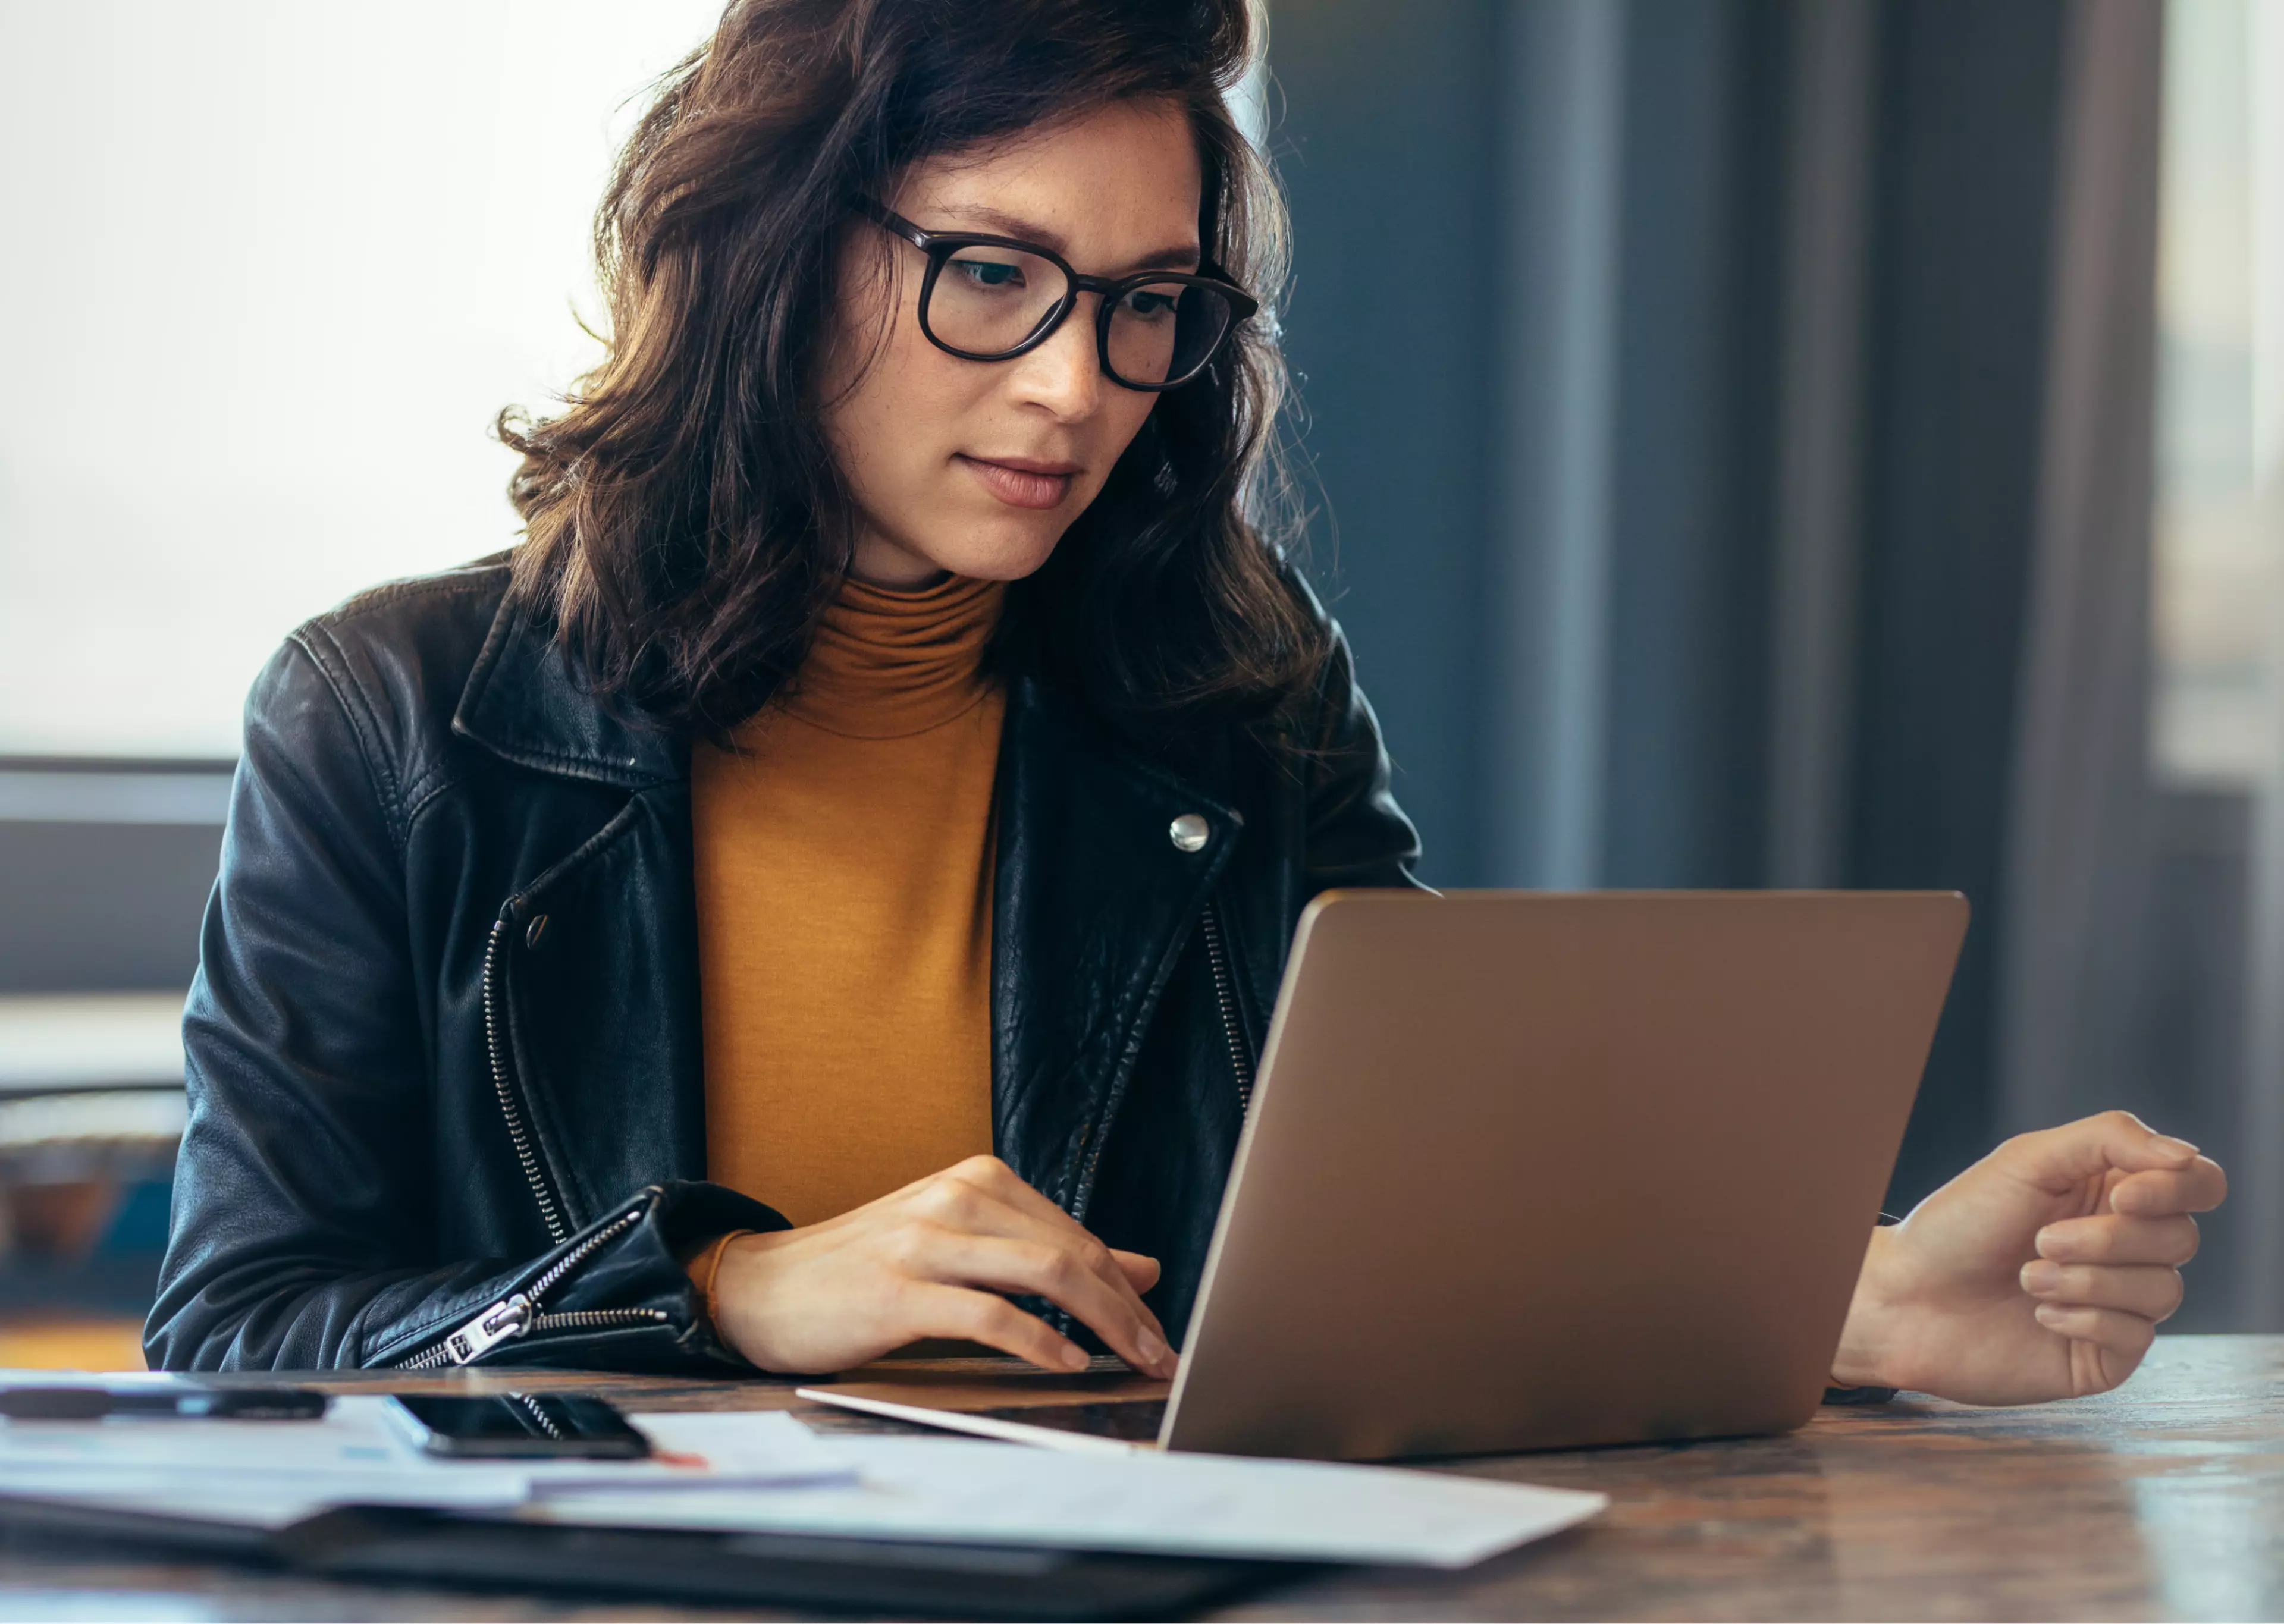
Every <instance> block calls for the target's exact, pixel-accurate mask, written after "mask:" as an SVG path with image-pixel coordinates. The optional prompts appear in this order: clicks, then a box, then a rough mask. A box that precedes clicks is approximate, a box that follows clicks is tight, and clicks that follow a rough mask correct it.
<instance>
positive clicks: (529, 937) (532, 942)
mask: <svg viewBox="0 0 2284 1624" xmlns="http://www.w3.org/2000/svg"><path fill="white" fill-rule="evenodd" d="M546 934H547V916H546V915H545V914H535V915H533V916H532V920H531V924H530V925H528V927H526V929H525V931H524V933H523V945H524V946H525V947H527V948H529V949H532V950H533V951H534V952H536V951H538V949H539V944H540V942H541V941H542V940H543V939H544V938H545V936H546Z"/></svg>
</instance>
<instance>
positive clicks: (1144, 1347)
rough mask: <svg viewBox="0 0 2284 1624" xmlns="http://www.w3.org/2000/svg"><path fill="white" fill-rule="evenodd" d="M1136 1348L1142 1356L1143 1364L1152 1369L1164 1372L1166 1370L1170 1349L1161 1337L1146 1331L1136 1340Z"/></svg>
mask: <svg viewBox="0 0 2284 1624" xmlns="http://www.w3.org/2000/svg"><path fill="white" fill-rule="evenodd" d="M1134 1347H1135V1349H1136V1351H1137V1352H1138V1353H1139V1354H1140V1355H1142V1362H1143V1363H1144V1364H1146V1365H1147V1366H1149V1368H1150V1369H1152V1370H1164V1369H1165V1368H1166V1355H1167V1352H1168V1349H1167V1347H1166V1344H1165V1342H1164V1341H1163V1340H1162V1339H1160V1338H1159V1337H1157V1336H1156V1335H1154V1334H1153V1333H1152V1332H1150V1331H1144V1332H1143V1333H1142V1334H1141V1335H1139V1336H1138V1337H1136V1338H1135V1339H1134Z"/></svg>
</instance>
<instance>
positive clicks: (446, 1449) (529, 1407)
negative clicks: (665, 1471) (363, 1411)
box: [390, 1393, 650, 1461]
mask: <svg viewBox="0 0 2284 1624" xmlns="http://www.w3.org/2000/svg"><path fill="white" fill-rule="evenodd" d="M390 1403H391V1404H392V1405H393V1406H394V1410H393V1413H394V1415H395V1419H396V1420H397V1422H398V1424H399V1425H402V1426H403V1427H404V1429H405V1430H406V1431H407V1432H409V1433H411V1434H412V1438H413V1441H415V1442H417V1443H418V1445H419V1446H420V1447H421V1448H423V1449H425V1450H426V1451H427V1452H428V1453H429V1454H431V1455H441V1456H445V1457H447V1458H449V1459H451V1460H508V1459H512V1460H531V1459H540V1460H549V1459H552V1460H611V1461H624V1460H639V1459H641V1458H642V1457H643V1456H646V1455H648V1454H649V1453H650V1440H649V1439H647V1438H645V1437H644V1436H643V1435H642V1434H641V1433H638V1432H637V1431H635V1429H634V1428H633V1427H631V1426H629V1425H627V1420H626V1417H624V1416H622V1415H621V1414H619V1412H618V1411H617V1410H616V1409H613V1408H612V1407H611V1406H610V1405H609V1404H607V1403H606V1402H605V1401H603V1400H601V1399H589V1398H570V1397H565V1396H563V1395H561V1394H553V1393H495V1394H485V1395H483V1396H482V1397H481V1398H462V1397H458V1396H451V1397H432V1396H430V1395H428V1394H398V1395H396V1396H395V1397H394V1398H392V1399H391V1400H390Z"/></svg>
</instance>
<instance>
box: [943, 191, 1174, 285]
mask: <svg viewBox="0 0 2284 1624" xmlns="http://www.w3.org/2000/svg"><path fill="white" fill-rule="evenodd" d="M944 213H945V214H947V215H958V216H959V217H960V218H961V219H963V220H974V221H980V222H982V224H983V226H984V227H985V228H986V229H988V230H990V231H992V232H993V233H995V234H997V235H998V236H1001V237H1015V238H1021V239H1022V240H1023V241H1025V242H1030V243H1036V244H1038V245H1039V246H1041V247H1043V248H1052V249H1053V250H1054V251H1055V252H1056V253H1057V254H1061V255H1063V256H1064V257H1065V258H1066V259H1068V257H1069V256H1070V246H1069V244H1068V240H1067V239H1066V238H1064V236H1063V234H1062V233H1061V232H1060V231H1054V230H1049V229H1048V228H1046V227H1045V226H1043V225H1041V224H1039V223H1037V222H1036V221H1035V220H1026V219H1024V218H1023V217H1022V216H1021V215H1010V214H1007V213H1005V211H1003V210H1000V209H996V208H991V207H986V206H983V205H980V204H979V205H976V206H974V207H950V208H947V209H945V210H944ZM1199 257H1200V256H1199V254H1198V246H1197V244H1196V243H1194V242H1185V243H1175V244H1171V245H1169V246H1166V247H1163V248H1153V249H1152V250H1150V252H1149V253H1147V254H1138V255H1137V256H1136V257H1135V258H1134V259H1133V260H1131V261H1130V262H1128V263H1127V264H1126V265H1125V266H1124V267H1123V269H1125V270H1169V269H1176V268H1177V267H1179V266H1183V265H1194V264H1196V263H1197V262H1198V261H1199ZM1080 269H1085V268H1084V267H1083V266H1082V267H1081V268H1080ZM1104 274H1106V275H1116V274H1120V273H1118V272H1106V273H1104Z"/></svg>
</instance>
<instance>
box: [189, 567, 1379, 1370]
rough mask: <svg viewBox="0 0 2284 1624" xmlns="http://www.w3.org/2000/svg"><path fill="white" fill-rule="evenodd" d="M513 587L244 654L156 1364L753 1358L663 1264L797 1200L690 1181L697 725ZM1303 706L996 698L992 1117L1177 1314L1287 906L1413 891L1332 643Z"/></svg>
mask: <svg viewBox="0 0 2284 1624" xmlns="http://www.w3.org/2000/svg"><path fill="white" fill-rule="evenodd" d="M506 581H507V571H506V567H505V564H504V563H503V562H501V561H500V560H497V559H493V560H488V561H486V562H484V563H482V564H479V565H475V566H470V567H468V568H466V569H463V570H458V571H454V572H451V573H449V574H442V575H438V576H434V577H430V578H427V579H424V580H418V581H411V582H402V583H399V584H396V585H393V586H387V587H383V588H380V589H378V590H375V591H372V592H370V593H367V594H365V595H364V596H363V597H358V598H356V599H354V600H353V601H351V602H350V603H348V605H344V606H343V607H342V608H340V609H339V610H337V611H335V612H333V613H330V614H327V615H324V616H322V617H320V618H319V619H317V620H316V621H311V622H309V624H308V625H306V626H304V627H302V628H301V629H300V630H299V631H297V632H296V633H294V634H293V636H292V637H291V638H290V639H289V640H288V641H287V642H286V644H285V647H284V648H283V649H282V650H280V651H279V652H278V655H277V657H276V658H275V659H274V660H271V662H270V665H269V667H268V668H267V669H266V670H264V672H263V673H262V676H261V678H260V680H259V681H258V682H257V683H256V684H255V686H254V692H253V695H252V698H251V699H250V700H249V701H248V704H247V708H246V749H245V754H244V757H243V759H242V761H240V764H239V771H238V780H237V785H236V787H235V789H234V791H233V793H232V799H231V813H230V823H229V828H228V830H227V832H226V833H225V835H224V837H223V861H222V874H221V878H220V880H219V882H218V883H217V885H216V886H215V893H214V898H213V901H212V902H211V903H210V904H209V906H208V908H207V917H206V924H205V929H204V937H203V941H202V944H201V953H200V964H199V974H198V979H197V980H196V982H195V983H194V984H193V986H192V991H191V998H190V1004H189V1008H188V1011H187V1013H186V1016H185V1019H184V1049H185V1058H186V1063H187V1078H188V1082H189V1089H190V1105H191V1111H190V1123H189V1128H188V1130H187V1131H186V1133H185V1134H184V1139H183V1149H182V1156H181V1161H180V1164H179V1167H178V1169H177V1173H176V1184H175V1207H174V1223H173V1232H172V1235H171V1237H170V1238H169V1242H168V1249H167V1257H166V1262H165V1265H164V1268H163V1270H162V1274H161V1278H160V1292H159V1298H158V1301H157V1304H156V1306H155V1307H154V1308H153V1310H152V1313H151V1318H150V1323H149V1325H148V1327H147V1329H146V1331H145V1344H144V1345H145V1352H146V1353H147V1355H148V1356H149V1358H150V1362H151V1363H152V1364H153V1366H154V1367H157V1368H164V1369H176V1370H182V1369H192V1368H216V1367H224V1368H228V1367H237V1368H273V1369H318V1368H326V1367H334V1366H380V1365H403V1364H407V1363H411V1364H415V1365H422V1366H426V1365H436V1364H443V1363H458V1362H471V1361H474V1360H481V1361H484V1362H492V1363H501V1362H517V1363H528V1364H553V1365H565V1366H579V1367H585V1368H606V1369H609V1368H616V1369H638V1370H704V1369H708V1368H710V1369H713V1370H722V1369H723V1368H724V1366H735V1365H737V1364H738V1361H737V1359H736V1356H735V1355H732V1354H731V1353H730V1352H729V1351H728V1350H727V1349H726V1348H725V1347H723V1346H722V1344H720V1343H719V1342H718V1341H717V1340H716V1338H715V1337H714V1335H713V1333H712V1331H711V1329H710V1327H709V1326H708V1325H707V1324H706V1323H705V1319H704V1316H703V1314H702V1313H701V1312H700V1310H699V1309H698V1308H697V1305H696V1304H695V1302H694V1301H693V1292H692V1289H691V1286H690V1284H689V1282H688V1280H687V1277H685V1275H684V1271H683V1269H682V1267H681V1265H680V1264H679V1263H678V1262H677V1253H678V1252H680V1251H682V1250H683V1249H684V1248H685V1247H687V1246H688V1245H691V1244H692V1242H693V1241H694V1240H696V1239H698V1238H702V1237H704V1236H707V1235H709V1234H718V1233H720V1232H721V1231H723V1230H728V1229H732V1228H737V1229H753V1230H772V1229H778V1228H782V1227H784V1224H785V1220H784V1219H782V1218H781V1217H779V1216H778V1214H776V1213H774V1212H772V1211H771V1210H770V1209H769V1208H768V1207H767V1206H763V1205H761V1204H760V1203H759V1202H756V1201H753V1200H749V1199H748V1198H746V1197H744V1196H742V1195H739V1194H736V1193H734V1192H732V1191H728V1190H726V1189H724V1188H722V1187H721V1186H718V1185H715V1184H709V1183H704V1182H703V1181H704V1177H705V1170H706V1143H705V1111H704V1101H703V1088H704V1082H703V1078H704V1068H703V1066H702V1064H701V1048H700V1045H701V1038H700V1030H699V996H698V964H697V946H696V932H695V925H694V911H693V910H694V905H693V902H692V886H691V833H690V781H689V770H688V753H687V751H686V749H685V748H684V747H683V746H678V745H677V744H676V743H675V742H674V741H672V740H671V739H669V738H666V737H664V736H661V734H659V733H656V732H654V731H649V730H643V729H640V728H638V727H636V726H632V725H630V724H628V723H627V722H623V721H622V720H620V719H618V718H616V717H614V715H613V714H611V713H610V712H609V711H608V710H607V709H606V708H605V707H602V706H600V705H599V704H598V703H597V702H596V701H595V700H594V699H591V697H589V696H588V695H587V694H586V692H585V691H583V689H582V688H581V687H580V686H579V685H578V684H577V683H575V681H574V680H573V679H572V677H571V675H570V674H569V673H568V671H567V669H566V668H565V666H564V664H563V663H562V661H561V660H560V658H559V655H558V654H557V652H555V650H554V649H553V647H552V646H551V644H549V643H548V642H547V641H546V639H545V638H544V636H540V635H537V634H536V633H535V632H534V631H533V630H532V629H530V628H529V627H528V625H527V624H525V623H524V622H523V621H521V620H520V617H518V616H517V615H515V614H514V613H512V612H506V611H504V610H503V609H502V601H503V595H504V591H505V586H506ZM1296 590H1299V588H1297V587H1296ZM1302 725H1303V728H1304V731H1305V735H1306V736H1305V738H1303V739H1302V743H1303V744H1304V745H1305V746H1307V747H1306V748H1305V750H1303V751H1302V752H1301V753H1297V754H1296V755H1295V756H1294V757H1292V758H1291V759H1290V761H1277V760H1272V759H1271V757H1270V755H1269V753H1267V752H1265V751H1261V750H1258V749H1253V750H1245V749H1230V750H1221V751H1217V752H1213V753H1211V755H1212V756H1213V759H1218V760H1221V761H1225V762H1226V763H1228V764H1227V765H1226V766H1224V767H1223V768H1219V769H1214V770H1213V771H1212V772H1211V773H1210V774H1207V775H1203V776H1201V775H1198V774H1194V773H1193V774H1191V775H1190V777H1194V778H1196V779H1197V781H1189V778H1186V777H1184V776H1177V774H1175V773H1174V772H1171V771H1169V770H1168V769H1166V768H1164V767H1163V766H1162V765H1159V764H1156V763H1155V762H1154V761H1151V760H1147V759H1145V758H1143V757H1142V756H1140V755H1138V754H1137V753H1133V752H1131V751H1130V750H1127V749H1123V748H1121V747H1120V746H1117V745H1115V744H1114V743H1112V742H1110V741H1109V740H1108V739H1107V738H1105V737H1104V736H1103V735H1102V734H1101V733H1100V732H1099V731H1098V730H1093V729H1091V728H1090V727H1088V726H1086V725H1084V724H1083V722H1079V721H1077V720H1076V719H1075V718H1073V717H1072V716H1070V715H1068V714H1063V712H1062V711H1061V710H1060V709H1059V707H1057V706H1056V705H1055V704H1054V703H1053V702H1052V699H1051V698H1050V697H1049V696H1048V695H1046V694H1045V693H1044V692H1042V691H1040V686H1039V684H1038V683H1036V682H1034V681H1032V680H1030V679H1029V678H1023V677H1017V678H1015V679H1013V681H1012V682H1011V684H1010V688H1009V693H1008V700H1007V710H1006V722H1005V732H1004V736H1003V743H1002V746H1001V754H1000V762H999V777H998V790H997V793H998V797H999V804H998V822H997V829H998V834H997V839H998V848H997V874H996V880H995V889H994V892H993V910H994V912H993V921H992V931H993V941H992V973H991V1003H992V1009H991V1078H992V1122H993V1137H994V1141H995V1144H997V1150H998V1153H999V1154H1000V1155H1001V1156H1002V1157H1003V1158H1004V1159H1005V1160H1006V1161H1007V1162H1009V1163H1010V1164H1011V1165H1012V1166H1013V1167H1014V1169H1015V1171H1016V1172H1017V1173H1019V1174H1020V1175H1022V1177H1023V1178H1025V1179H1026V1180H1028V1181H1029V1183H1032V1184H1033V1185H1035V1186H1036V1187H1037V1188H1038V1189H1039V1190H1041V1191H1044V1192H1045V1193H1046V1194H1047V1195H1048V1196H1049V1197H1051V1198H1052V1199H1054V1200H1055V1201H1056V1202H1058V1203H1060V1205H1061V1206H1063V1207H1064V1208H1065V1209H1066V1210H1068V1212H1070V1213H1071V1214H1074V1215H1075V1216H1076V1217H1077V1218H1079V1219H1080V1220H1081V1221H1082V1222H1084V1223H1086V1224H1087V1225H1088V1227H1089V1228H1091V1229H1092V1230H1094V1231H1095V1232H1096V1233H1097V1234H1098V1235H1099V1236H1101V1237H1102V1238H1104V1239H1105V1240H1107V1241H1108V1242H1110V1243H1111V1244H1112V1245H1119V1246H1125V1247H1130V1248H1132V1249H1134V1250H1137V1251H1141V1252H1145V1253H1150V1254H1152V1255H1154V1256H1155V1257H1157V1258H1158V1259H1160V1260H1161V1261H1162V1263H1163V1264H1164V1266H1165V1273H1164V1277H1163V1278H1162V1281H1161V1283H1160V1284H1159V1285H1158V1286H1157V1287H1156V1289H1155V1291H1154V1297H1153V1304H1152V1306H1153V1307H1154V1308H1156V1309H1157V1310H1158V1312H1159V1314H1160V1315H1161V1316H1162V1318H1163V1319H1164V1321H1165V1323H1166V1325H1167V1328H1168V1330H1169V1331H1170V1332H1171V1333H1173V1335H1174V1336H1175V1337H1176V1339H1177V1341H1178V1339H1179V1338H1180V1336H1181V1332H1182V1328H1183V1326H1184V1324H1185V1321H1186V1320H1187V1317H1188V1313H1189V1307H1190V1302H1191V1300H1192V1298H1193V1295H1194V1293H1195V1292H1196V1288H1197V1280H1198V1275H1199V1271H1200V1269H1201V1268H1202V1266H1203V1262H1204V1256H1205V1247H1206V1242H1207V1240H1208V1237H1209V1236H1210V1233H1211V1231H1212V1228H1213V1223H1214V1219H1215V1216H1216V1211H1217V1209H1218V1206H1219V1202H1220V1198H1221V1191H1222V1185H1223V1183H1224V1180H1225V1179H1226V1177H1227V1175H1228V1172H1229V1166H1230V1159H1231V1154H1232V1151H1233V1150H1234V1148H1235V1145H1236V1139H1237V1132H1238V1128H1239V1125H1240V1121H1241V1120H1242V1113H1243V1093H1244V1089H1245V1088H1246V1087H1247V1086H1248V1084H1249V1074H1250V1068H1251V1065H1252V1058H1253V1056H1254V1054H1255V1052H1257V1050H1258V1047H1259V1044H1260V1042H1261V1040H1262V1037H1263V1033H1264V1031H1265V1027H1266V1023H1267V1020H1268V1016H1269V1011H1270V1009H1271V1004H1272V1003H1273V1000H1274V998H1275V995H1276V988H1277V983H1278V979H1279V975H1280V973H1281V971H1282V966H1283V963H1284V958H1285V954H1286V949H1287V943H1288V941H1289V940H1290V937H1291V933H1292V931H1293V927H1294V925H1295V921H1296V920H1297V919H1298V917H1299V915H1300V912H1301V909H1302V905H1303V904H1304V903H1305V902H1307V901H1308V900H1309V898H1310V896H1311V895H1313V894H1316V893H1317V892H1318V891H1320V890H1323V889H1325V888H1326V887H1328V886H1402V885H1407V884H1410V883H1412V880H1411V865H1412V859H1413V857H1414V855H1415V853H1416V847H1417V843H1416V839H1415V837H1414V835H1413V832H1412V826H1411V824H1409V823H1407V822H1406V821H1405V819H1404V815H1403V814H1402V813H1401V812H1400V811H1398V810H1397V808H1396V803H1395V801H1394V800H1393V799H1391V797H1390V795H1389V792H1388V759H1387V756H1386V754H1385V753H1383V752H1382V750H1381V743H1380V738H1379V736H1378V732H1377V730H1376V728H1375V726H1374V723H1373V717H1372V712H1371V710H1370V708H1369V707H1367V706H1366V705H1365V700H1364V698H1363V696H1362V695H1361V694H1360V693H1358V692H1357V689H1356V687H1355V685H1354V681H1353V678H1352V675H1351V673H1350V668H1349V659H1348V654H1347V651H1346V649H1345V647H1344V646H1338V647H1337V648H1336V653H1335V657H1334V660H1333V661H1332V662H1331V663H1330V665H1329V666H1328V668H1327V669H1326V677H1325V680H1324V682H1323V683H1322V684H1321V687H1320V690H1319V692H1318V696H1317V700H1316V703H1315V705H1314V707H1313V714H1310V715H1309V716H1308V717H1306V718H1304V719H1303V724H1302ZM1189 815H1195V816H1198V817H1201V818H1202V819H1203V820H1204V822H1205V825H1206V832H1207V838H1206V839H1205V842H1204V844H1203V845H1202V846H1201V847H1198V848H1197V849H1195V850H1191V849H1186V847H1187V845H1188V842H1185V841H1184V842H1177V840H1176V839H1173V838H1171V834H1170V826H1171V825H1172V824H1173V823H1174V821H1175V820H1176V819H1177V818H1183V817H1185V816H1189ZM1193 827H1194V825H1185V828H1193Z"/></svg>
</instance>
